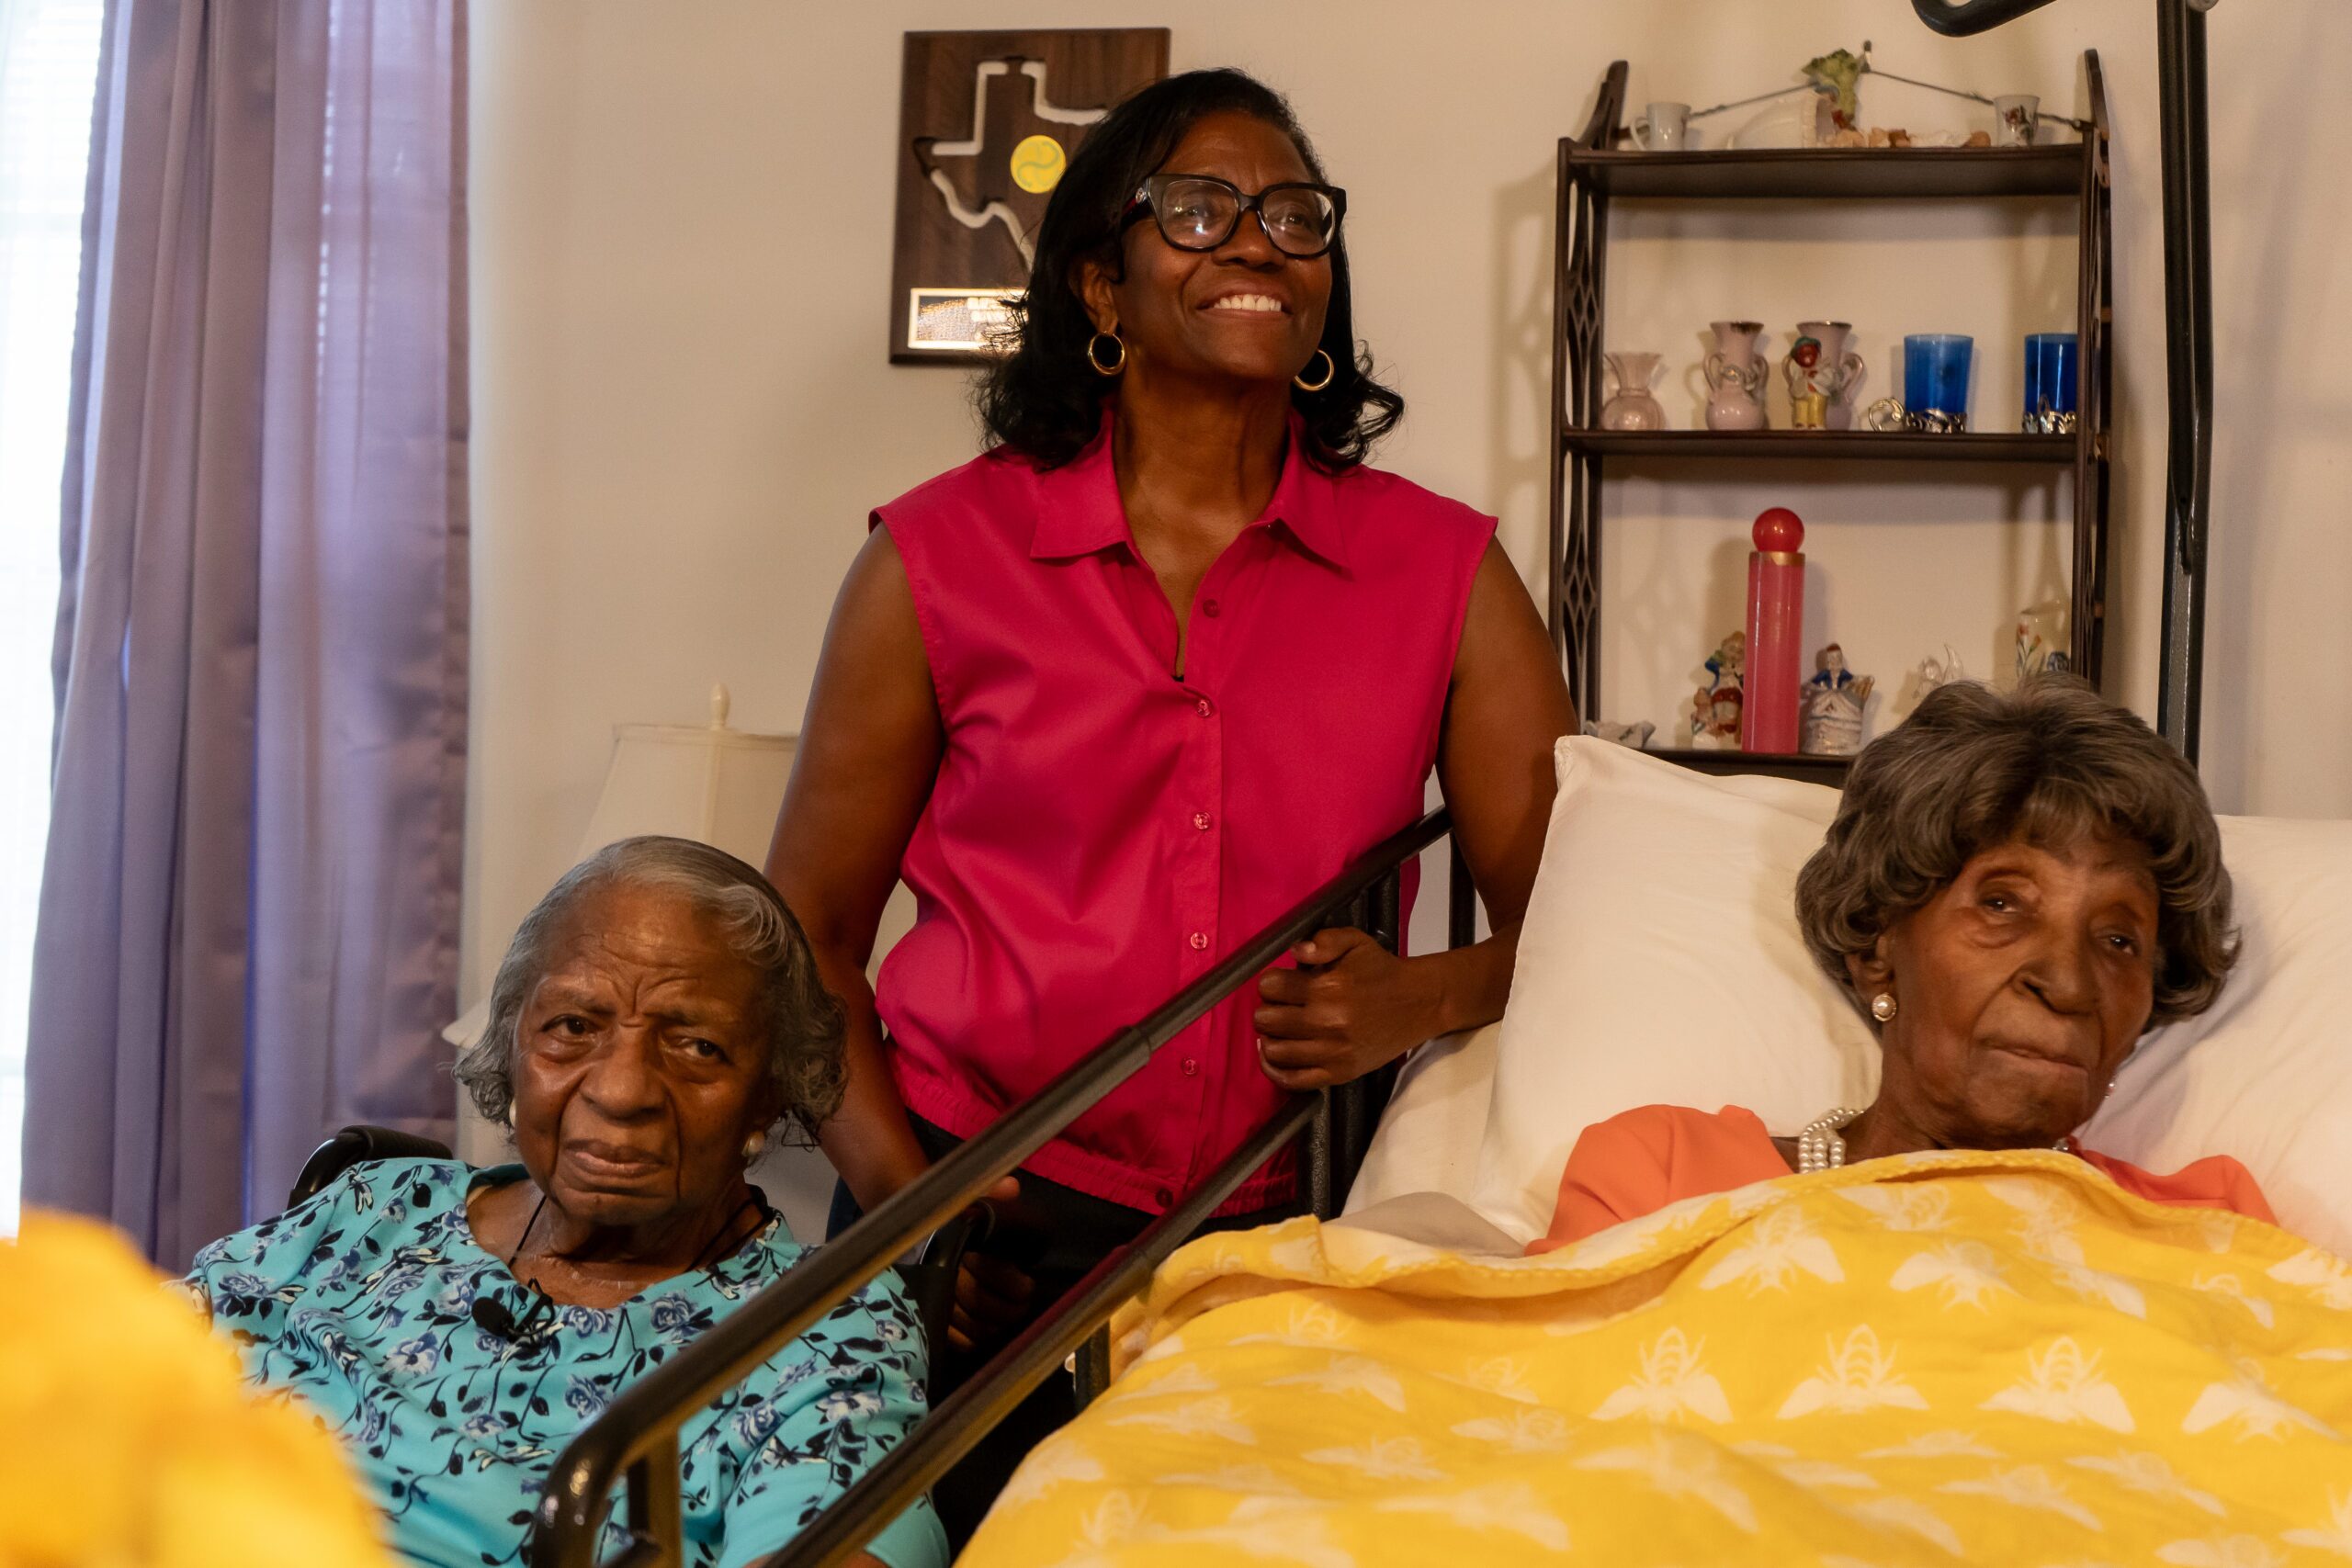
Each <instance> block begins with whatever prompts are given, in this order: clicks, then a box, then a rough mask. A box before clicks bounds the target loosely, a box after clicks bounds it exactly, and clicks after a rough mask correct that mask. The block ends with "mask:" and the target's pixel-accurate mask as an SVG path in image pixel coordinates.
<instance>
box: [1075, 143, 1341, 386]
mask: <svg viewBox="0 0 2352 1568" xmlns="http://www.w3.org/2000/svg"><path fill="white" fill-rule="evenodd" d="M1153 172H1154V173H1157V174H1182V175H1213V176H1215V177H1216V178H1217V179H1221V180H1224V181H1226V182H1227V183H1228V184H1230V185H1232V186H1236V187H1237V188H1238V189H1239V190H1241V191H1242V192H1244V193H1245V194H1255V193H1256V192H1259V191H1262V190H1264V189H1265V188H1266V187H1267V186H1271V185H1277V184H1280V183H1282V182H1283V181H1288V180H1311V179H1313V178H1315V175H1314V172H1313V171H1312V170H1310V169H1309V168H1308V167H1307V166H1306V160H1305V159H1303V158H1301V157H1300V156H1299V152H1298V148H1297V147H1296V145H1295V144H1294V143H1293V142H1292V141H1291V139H1290V138H1289V137H1288V136H1287V135H1285V134H1283V131H1282V130H1279V129H1278V128H1276V127H1274V126H1272V125H1270V124H1268V123H1267V122H1266V121H1264V120H1262V119H1260V118H1256V117H1255V116H1253V115H1247V114H1238V113H1222V114H1213V115H1207V116H1204V118H1202V119H1201V120H1200V121H1199V122H1198V123H1197V124H1195V125H1194V126H1193V129H1192V130H1190V131H1188V132H1186V133H1185V136H1184V138H1183V140H1182V141H1179V142H1178V143H1177V144H1176V149H1175V151H1174V152H1170V154H1169V155H1168V158H1167V161H1166V162H1165V163H1163V164H1160V166H1159V168H1158V169H1157V170H1155V171H1153ZM1122 243H1123V246H1124V249H1123V253H1122V254H1123V255H1124V258H1125V270H1124V276H1119V277H1115V278H1114V277H1113V276H1111V275H1110V273H1109V272H1108V271H1107V270H1106V269H1104V268H1103V267H1102V266H1101V265H1097V264H1095V263H1093V262H1086V263H1082V264H1080V269H1079V273H1080V276H1079V278H1078V285H1079V292H1080V296H1081V297H1082V298H1083V299H1084V300H1085V303H1086V310H1087V314H1088V315H1089V316H1090V317H1091V318H1092V320H1093V321H1094V325H1095V327H1096V328H1097V329H1098V330H1099V331H1103V332H1116V333H1118V334H1119V336H1120V337H1121V338H1123V339H1125V342H1126V345H1127V368H1126V372H1125V373H1126V375H1127V376H1129V377H1131V378H1132V377H1136V376H1138V375H1141V376H1145V377H1159V376H1170V377H1173V378H1198V379H1211V380H1225V381H1246V382H1255V383H1259V384H1262V385H1280V384H1281V383H1283V382H1286V381H1288V380H1289V379H1290V378H1292V377H1294V376H1295V375H1297V374H1298V373H1299V372H1300V371H1301V370H1304V369H1305V368H1306V365H1307V362H1308V360H1310V359H1311V358H1313V357H1314V354H1315V347H1316V344H1317V343H1318V342H1319V341H1320V340H1321V338H1322V336H1323V317H1324V312H1325V310H1327V309H1328V308H1329V304H1330V301H1331V258H1330V257H1329V255H1320V256H1317V257H1314V258H1313V259H1311V260H1301V259H1300V258H1298V257H1296V256H1292V255H1287V254H1283V252H1282V251H1280V250H1277V249H1276V248H1275V246H1274V243H1273V242H1272V241H1271V240H1269V239H1268V238H1267V237H1266V231H1265V230H1264V228H1263V227H1262V226H1261V223H1260V220H1259V218H1258V215H1257V214H1256V213H1255V212H1250V213H1244V214H1243V215H1242V218H1241V221H1240V222H1239V223H1238V224H1236V225H1235V226H1234V231H1233V232H1232V234H1231V235H1229V236H1228V237H1227V239H1226V242H1225V243H1223V244H1221V245H1219V246H1217V247H1216V249H1215V250H1209V251H1187V250H1180V249H1179V248H1177V247H1176V246H1174V245H1171V244H1170V243H1168V242H1167V240H1166V239H1165V238H1163V237H1162V236H1161V234H1160V232H1159V225H1158V224H1157V223H1155V222H1153V221H1152V220H1150V219H1148V218H1145V219H1142V220H1138V221H1136V222H1135V223H1132V224H1130V225H1129V226H1128V227H1127V229H1126V231H1125V234H1124V235H1123V237H1122Z"/></svg>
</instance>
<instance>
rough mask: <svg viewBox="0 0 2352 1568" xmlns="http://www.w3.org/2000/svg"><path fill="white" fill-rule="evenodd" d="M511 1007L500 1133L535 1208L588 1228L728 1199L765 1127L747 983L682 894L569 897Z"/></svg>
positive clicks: (755, 1021) (765, 1094)
mask: <svg viewBox="0 0 2352 1568" xmlns="http://www.w3.org/2000/svg"><path fill="white" fill-rule="evenodd" d="M548 951H549V961H548V965H547V968H546V969H545V971H544V972H543V973H542V974H541V975H540V976H539V978H538V980H537V984H535V985H534V986H533V987H531V989H530V991H529V993H528V995H527V996H526V998H525V1000H524V1004H523V1010H522V1016H521V1018H520V1019H519V1020H518V1022H517V1032H516V1041H515V1145H516V1146H517V1147H518V1148H519V1149H520V1150H521V1152H522V1156H523V1163H524V1165H525V1166H526V1168H528V1169H529V1171H530V1173H531V1178H532V1179H533V1180H534V1181H536V1182H537V1184H538V1187H539V1190H541V1191H543V1192H545V1193H546V1194H547V1195H548V1201H549V1202H551V1203H552V1204H554V1205H555V1206H556V1207H557V1208H558V1209H560V1210H561V1211H562V1212H563V1213H564V1214H565V1216H567V1217H568V1218H570V1219H571V1220H573V1221H575V1222H577V1223H579V1224H587V1225H593V1226H607V1225H612V1226H643V1225H649V1224H660V1223H662V1221H664V1220H666V1219H669V1218H671V1217H673V1216H678V1217H684V1216H686V1215H691V1214H696V1213H700V1212H702V1211H706V1210H708V1209H710V1208H712V1207H714V1206H717V1205H720V1204H724V1203H726V1202H729V1201H735V1200H737V1199H738V1198H739V1197H740V1188H741V1179H742V1173H743V1161H742V1154H741V1151H742V1147H743V1143H744V1140H745V1139H746V1138H747V1137H748V1136H749V1135H750V1134H752V1133H754V1132H757V1131H760V1130H762V1129H763V1128H765V1127H766V1126H767V1125H768V1124H769V1123H770V1122H772V1121H774V1120H775V1115H776V1112H777V1110H778V1100H777V1096H776V1093H775V1089H774V1087H773V1083H772V1080H771V1078H770V1076H769V1072H768V1042H767V1037H766V1028H765V1023H764V1021H763V1020H762V1019H761V1018H760V1016H759V1012H758V1000H759V987H760V976H759V972H758V971H757V970H756V969H755V968H754V967H753V966H752V964H749V963H747V962H745V961H744V960H743V959H741V958H740V957H738V956H736V954H735V953H734V952H733V951H732V950H731V949H730V948H729V946H728V944H727V942H725V940H724V939H723V937H722V936H721V934H720V932H719V931H718V929H717V927H716V925H715V924H714V922H713V921H712V920H711V919H709V918H708V917H707V916H706V915H704V914H703V913H702V912H701V911H700V910H698V909H697V908H695V905H694V904H693V903H692V901H691V900H689V899H687V898H686V897H684V896H683V895H681V894H679V893H677V892H675V891H673V890H671V889H668V888H663V887H658V886H655V887H648V886H629V885H619V886H609V887H605V888H600V889H597V890H594V891H592V892H589V893H586V894H583V895H582V897H581V899H580V901H579V903H578V905H577V906H576V907H575V908H574V909H573V910H572V911H571V916H570V918H569V919H567V921H566V922H565V925H564V927H563V929H562V930H561V931H560V932H559V933H558V934H557V936H556V937H555V939H554V940H553V941H552V942H550V943H549V949H548Z"/></svg>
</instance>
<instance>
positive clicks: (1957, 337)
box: [1903, 333, 1976, 431]
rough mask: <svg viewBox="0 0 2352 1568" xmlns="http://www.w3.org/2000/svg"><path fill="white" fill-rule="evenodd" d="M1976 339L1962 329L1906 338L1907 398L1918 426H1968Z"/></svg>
mask: <svg viewBox="0 0 2352 1568" xmlns="http://www.w3.org/2000/svg"><path fill="white" fill-rule="evenodd" d="M1975 348H1976V340H1975V339H1974V338H1973V337H1969V336H1967V335H1966V334H1964V333H1915V334H1913V335H1912V336H1910V337H1906V338H1905V339H1904V340H1903V400H1904V402H1905V403H1906V404H1908V405H1909V407H1910V413H1911V419H1912V423H1914V425H1915V426H1917V427H1918V428H1921V429H1926V430H1936V431H1949V430H1966V429H1967V428H1968V363H1969V359H1970V357H1971V356H1972V355H1973V354H1974V352H1975Z"/></svg>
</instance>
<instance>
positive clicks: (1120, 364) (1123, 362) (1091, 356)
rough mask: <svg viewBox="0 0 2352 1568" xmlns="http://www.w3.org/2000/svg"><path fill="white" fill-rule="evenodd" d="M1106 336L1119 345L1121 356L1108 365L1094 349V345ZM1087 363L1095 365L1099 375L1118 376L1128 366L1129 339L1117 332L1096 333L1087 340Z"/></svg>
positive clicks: (1096, 372)
mask: <svg viewBox="0 0 2352 1568" xmlns="http://www.w3.org/2000/svg"><path fill="white" fill-rule="evenodd" d="M1106 337H1107V338H1109V339H1110V340H1111V341H1112V342H1113V343H1114V344H1118V345H1119V357H1118V358H1116V359H1114V360H1113V361H1112V362H1111V363H1110V364H1108V365H1105V364H1103V356H1102V355H1099V354H1097V353H1096V352H1095V351H1094V345H1095V344H1098V343H1101V342H1102V341H1103V339H1104V338H1106ZM1086 363H1087V364H1089V365H1091V366H1092V367H1094V373H1095V374H1096V375H1097V376H1116V375H1117V374H1118V373H1119V372H1120V371H1122V370H1125V368H1126V367H1127V340H1126V339H1125V338H1123V337H1121V336H1120V335H1119V334H1118V333H1095V334H1094V335H1093V336H1092V337H1091V338H1088V339H1087V340H1086Z"/></svg>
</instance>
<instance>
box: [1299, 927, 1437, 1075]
mask: <svg viewBox="0 0 2352 1568" xmlns="http://www.w3.org/2000/svg"><path fill="white" fill-rule="evenodd" d="M1291 956H1292V957H1294V958H1295V959H1296V960H1297V961H1298V967H1297V968H1295V969H1269V970H1268V971H1266V973H1265V974H1263V975H1261V976H1259V978H1258V995H1259V997H1260V998H1261V1005H1260V1007H1259V1009H1258V1010H1257V1012H1256V1013H1255V1014H1254V1015H1253V1019H1254V1021H1255V1022H1256V1024H1257V1029H1258V1058H1259V1061H1260V1063H1261V1065H1262V1066H1264V1068H1265V1071H1266V1076H1267V1077H1270V1078H1272V1079H1273V1080H1274V1082H1276V1083H1278V1084H1280V1085H1282V1086H1283V1088H1284V1089H1328V1088H1329V1087H1330V1086H1331V1085H1333V1084H1343V1083H1347V1082H1349V1081H1351V1080H1352V1079H1355V1078H1360V1077H1363V1075H1364V1074H1366V1073H1368V1072H1371V1071H1372V1070H1373V1069H1374V1068H1375V1067H1379V1066H1385V1064H1387V1063H1389V1062H1393V1061H1395V1060H1396V1059H1397V1057H1398V1056H1400V1055H1404V1054H1405V1053H1406V1052H1407V1051H1409V1050H1411V1049H1412V1048H1413V1047H1414V1046H1416V1045H1419V1043H1421V1042H1422V1041H1424V1040H1428V1039H1430V1038H1431V1037H1433V1036H1435V1035H1439V1034H1442V1033H1444V1032H1446V1030H1447V1028H1448V1027H1450V1026H1449V1024H1448V1023H1447V1021H1446V1012H1447V1009H1446V1005H1445V1002H1446V987H1445V973H1444V966H1443V965H1442V964H1440V963H1438V962H1437V960H1438V959H1442V958H1443V957H1445V956H1446V955H1444V954H1436V955H1433V956H1432V957H1430V958H1399V957H1397V955H1396V954H1395V953H1390V952H1389V951H1388V950H1387V949H1386V948H1385V947H1383V946H1381V945H1380V943H1379V942H1375V941H1374V940H1373V939H1372V937H1371V936H1369V935H1368V934H1366V933H1365V932H1363V931H1356V930H1353V929H1341V930H1335V931H1317V932H1316V933H1315V934H1314V935H1313V936H1311V937H1309V938H1307V939H1306V941H1305V942H1300V943H1299V944H1298V945H1297V946H1296V947H1295V948H1293V949H1291Z"/></svg>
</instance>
